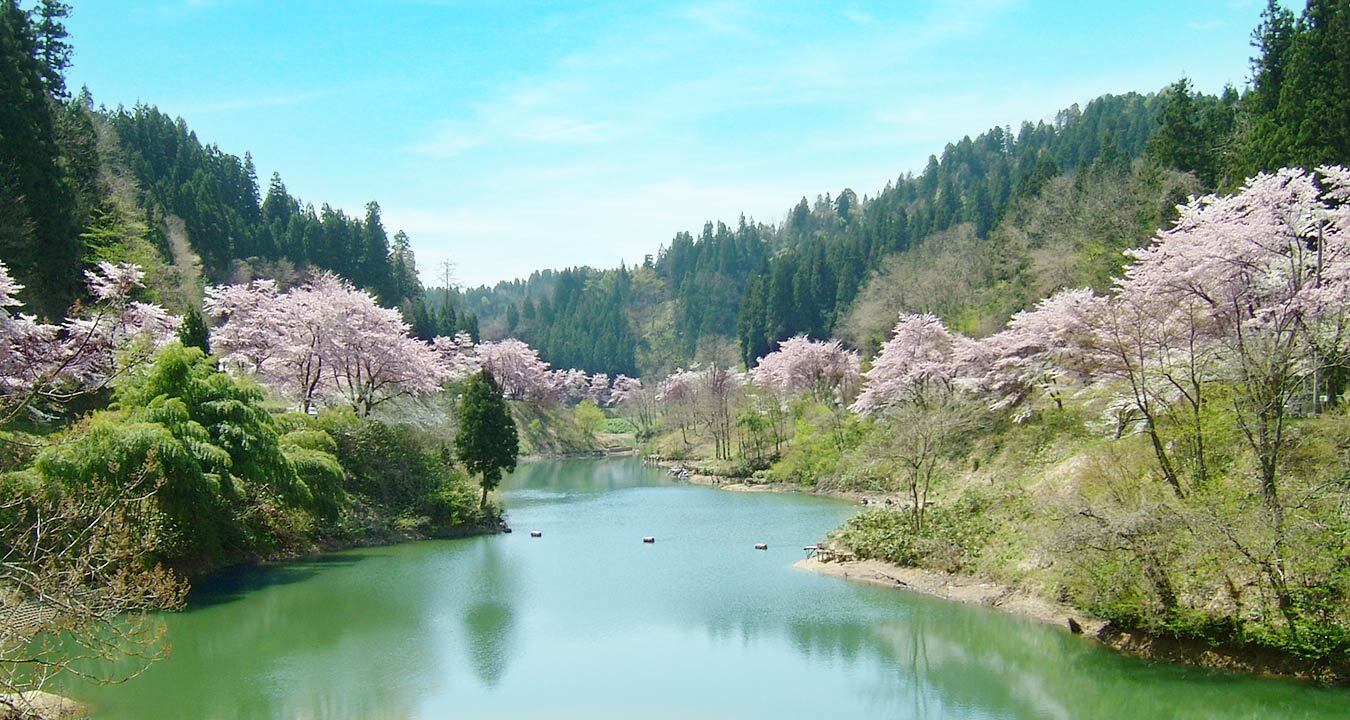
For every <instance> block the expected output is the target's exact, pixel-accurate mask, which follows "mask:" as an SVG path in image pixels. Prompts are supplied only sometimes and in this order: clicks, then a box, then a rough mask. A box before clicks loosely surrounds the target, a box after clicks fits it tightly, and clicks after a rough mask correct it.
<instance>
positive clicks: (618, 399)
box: [608, 374, 642, 406]
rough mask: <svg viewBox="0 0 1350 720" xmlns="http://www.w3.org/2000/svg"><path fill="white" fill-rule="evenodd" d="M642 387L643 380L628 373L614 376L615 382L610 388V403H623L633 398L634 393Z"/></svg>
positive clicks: (613, 404) (611, 404)
mask: <svg viewBox="0 0 1350 720" xmlns="http://www.w3.org/2000/svg"><path fill="white" fill-rule="evenodd" d="M641 389H642V381H641V380H639V379H638V378H631V377H628V376H627V375H623V374H619V375H615V376H614V383H613V385H612V386H611V388H610V393H609V403H608V404H609V405H610V406H615V405H622V404H624V403H626V402H628V401H630V400H632V399H633V394H634V393H636V392H638V391H639V390H641Z"/></svg>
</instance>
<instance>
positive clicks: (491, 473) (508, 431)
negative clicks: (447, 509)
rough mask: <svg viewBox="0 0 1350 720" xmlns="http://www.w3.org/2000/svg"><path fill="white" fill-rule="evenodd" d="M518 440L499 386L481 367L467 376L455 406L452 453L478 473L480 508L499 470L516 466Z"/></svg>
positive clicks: (494, 483) (499, 475)
mask: <svg viewBox="0 0 1350 720" xmlns="http://www.w3.org/2000/svg"><path fill="white" fill-rule="evenodd" d="M519 453H520V442H519V440H518V438H517V437H516V424H515V421H513V420H512V419H511V410H510V409H509V408H508V407H507V406H506V400H505V399H503V398H502V388H501V386H500V385H498V384H497V380H496V378H493V377H492V373H490V372H488V371H487V370H486V369H484V370H483V371H482V372H479V373H478V374H477V375H474V376H473V377H471V378H469V382H468V385H467V387H465V389H464V396H463V398H462V399H461V400H460V405H459V434H458V435H456V436H455V455H456V456H458V457H459V459H460V461H461V462H463V463H464V465H465V466H466V467H468V469H469V472H471V473H474V474H476V475H481V476H482V483H483V497H482V500H481V501H480V505H481V506H482V507H487V497H488V492H490V491H491V490H492V489H493V488H495V487H497V484H498V483H500V482H501V480H502V471H503V470H505V471H507V472H510V471H512V470H515V469H516V455H518V454H519Z"/></svg>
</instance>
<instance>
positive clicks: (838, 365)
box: [751, 335, 860, 403]
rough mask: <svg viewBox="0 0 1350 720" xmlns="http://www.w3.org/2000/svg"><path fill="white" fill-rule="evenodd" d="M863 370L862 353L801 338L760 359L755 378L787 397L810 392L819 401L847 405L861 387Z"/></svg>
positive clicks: (841, 346) (830, 342) (754, 371)
mask: <svg viewBox="0 0 1350 720" xmlns="http://www.w3.org/2000/svg"><path fill="white" fill-rule="evenodd" d="M859 367H860V363H859V359H858V353H856V352H853V351H851V350H847V349H845V348H844V346H843V345H842V344H840V342H839V341H838V340H831V341H828V342H824V341H821V342H817V341H814V340H811V339H810V338H809V337H807V336H806V335H797V336H795V337H792V338H790V339H788V340H785V341H783V342H782V343H781V344H780V345H779V346H778V349H777V350H775V351H773V352H771V353H769V354H768V355H765V356H764V357H762V358H760V359H759V361H758V362H757V363H756V364H755V369H754V370H753V371H752V373H751V376H752V378H753V379H754V382H755V384H756V385H759V386H761V387H764V388H767V389H769V390H772V391H775V392H778V393H782V394H785V395H795V394H797V393H802V392H809V393H811V394H812V395H813V396H815V397H816V398H817V399H819V400H829V399H837V400H838V401H839V402H840V403H846V402H847V399H848V397H849V396H850V395H851V394H852V393H853V391H854V389H855V388H856V387H857V385H858V381H859V379H860V373H859Z"/></svg>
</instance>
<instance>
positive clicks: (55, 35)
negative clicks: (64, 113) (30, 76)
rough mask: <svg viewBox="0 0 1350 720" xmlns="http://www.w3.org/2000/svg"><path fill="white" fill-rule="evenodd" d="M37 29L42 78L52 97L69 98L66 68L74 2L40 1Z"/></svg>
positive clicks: (34, 15)
mask: <svg viewBox="0 0 1350 720" xmlns="http://www.w3.org/2000/svg"><path fill="white" fill-rule="evenodd" d="M32 13H33V20H34V25H35V29H36V30H37V58H38V60H39V61H41V63H42V80H43V83H45V84H46V86H47V92H48V93H50V94H51V95H52V97H55V98H59V99H64V98H65V97H66V78H65V73H66V68H68V67H70V56H71V48H70V43H69V42H67V41H66V38H67V37H68V34H67V33H66V25H65V23H64V22H62V21H63V20H65V19H66V18H67V17H70V5H69V4H67V3H64V2H61V1H60V0H39V2H38V4H37V7H35V8H33V10H32Z"/></svg>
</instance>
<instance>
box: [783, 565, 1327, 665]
mask: <svg viewBox="0 0 1350 720" xmlns="http://www.w3.org/2000/svg"><path fill="white" fill-rule="evenodd" d="M793 567H794V568H797V569H800V570H807V571H810V572H817V573H821V574H823V575H830V576H833V577H840V578H845V579H848V580H856V581H860V582H867V583H873V584H876V585H883V586H885V587H890V588H895V589H899V590H909V591H911V592H917V593H923V594H925V595H932V596H934V597H939V598H943V599H945V600H951V601H954V602H959V603H965V604H968V605H981V606H984V607H989V608H994V609H997V610H1000V611H1002V612H1006V613H1010V614H1012V615H1017V616H1019V617H1024V618H1029V619H1031V620H1035V621H1038V622H1043V623H1046V624H1049V625H1054V626H1056V627H1060V628H1063V629H1065V630H1067V631H1069V632H1075V633H1082V634H1083V635H1086V636H1088V637H1091V638H1094V639H1096V640H1097V641H1099V642H1101V643H1102V644H1103V645H1105V646H1107V647H1109V648H1112V649H1114V650H1117V651H1119V652H1122V653H1125V654H1126V655H1132V656H1135V657H1140V658H1143V659H1145V660H1153V661H1158V662H1170V663H1181V664H1186V665H1196V666H1199V667H1205V668H1211V669H1215V670H1224V671H1229V672H1239V673H1246V674H1250V675H1267V676H1279V677H1292V678H1298V679H1302V680H1312V681H1315V682H1320V683H1325V684H1331V685H1337V684H1346V683H1347V682H1350V674H1347V673H1346V671H1345V670H1344V669H1337V668H1328V667H1325V666H1319V665H1315V664H1313V663H1309V662H1307V661H1304V660H1301V659H1299V658H1296V657H1291V656H1289V655H1284V654H1281V653H1279V652H1276V651H1274V650H1268V649H1265V648H1253V647H1227V646H1216V645H1212V644H1210V643H1206V642H1203V641H1199V640H1182V639H1177V638H1169V637H1159V636H1153V635H1148V634H1146V633H1140V632H1131V631H1127V630H1123V629H1121V628H1118V627H1116V626H1114V625H1112V624H1111V623H1110V622H1107V621H1105V620H1101V619H1099V618H1095V617H1092V616H1091V615H1089V614H1087V613H1085V612H1083V611H1082V610H1079V609H1077V608H1074V607H1072V606H1069V605H1065V604H1063V603H1057V602H1053V601H1050V600H1046V599H1045V598H1042V597H1038V596H1036V595H1033V594H1031V593H1028V592H1026V591H1025V590H1020V589H1018V588H1014V587H1011V586H1008V585H1001V584H999V583H994V582H989V581H987V580H982V579H980V578H976V577H971V576H968V575H954V574H950V573H942V572H935V571H932V570H924V569H922V568H907V567H900V566H897V565H892V564H890V563H887V562H883V561H880V560H843V561H837V562H821V561H819V560H816V559H807V560H800V561H798V562H797V563H796V564H795V565H793Z"/></svg>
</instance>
